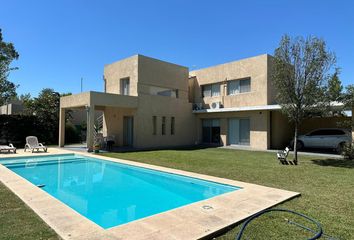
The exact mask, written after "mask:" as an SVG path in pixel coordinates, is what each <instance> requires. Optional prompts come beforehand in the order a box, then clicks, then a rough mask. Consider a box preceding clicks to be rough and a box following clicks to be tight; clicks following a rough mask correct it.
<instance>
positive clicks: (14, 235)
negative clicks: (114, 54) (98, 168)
mask: <svg viewBox="0 0 354 240" xmlns="http://www.w3.org/2000/svg"><path fill="white" fill-rule="evenodd" d="M104 155H105V156H109V157H115V158H123V159H130V160H133V161H138V162H144V163H149V164H154V165H160V166H165V167H170V168H176V169H182V170H186V171H191V172H197V173H203V174H208V175H213V176H218V177H223V178H230V179H235V180H239V181H244V182H250V183H256V184H260V185H265V186H269V187H276V188H282V189H286V190H290V191H296V192H300V193H301V194H302V196H301V197H298V198H295V199H293V200H291V201H288V202H286V203H283V204H281V205H280V206H279V207H282V208H288V209H292V210H295V211H299V212H301V213H304V214H307V215H309V216H311V217H313V218H315V219H317V220H319V221H320V222H321V224H322V225H323V228H324V231H325V233H326V234H329V235H331V236H334V237H336V238H337V239H354V200H353V199H354V190H353V186H354V185H353V184H354V162H353V161H345V160H341V159H321V158H316V157H313V156H306V157H305V156H300V165H298V166H284V165H279V164H278V162H277V161H276V159H275V156H274V155H275V154H274V153H266V152H250V151H241V150H230V149H217V148H209V149H194V150H193V149H191V150H160V151H145V152H131V153H106V154H104ZM282 217H283V216H282ZM279 219H281V218H279V217H277V215H276V214H271V215H268V216H265V217H262V218H260V219H258V220H256V221H255V222H254V223H252V225H250V229H251V231H248V232H247V233H248V234H251V235H252V237H254V238H256V239H298V237H299V236H296V235H295V234H293V233H292V230H294V229H291V227H290V226H289V224H285V223H284V220H282V221H279ZM239 227H240V226H236V227H235V228H233V229H231V230H230V231H228V232H227V233H225V234H224V235H221V236H219V237H218V239H234V238H235V235H236V234H237V232H238V230H239ZM296 232H297V233H298V232H299V231H297V230H296ZM0 233H1V234H0V239H58V236H57V235H56V234H55V233H54V231H53V230H51V229H50V228H49V227H48V226H47V225H46V224H45V223H44V222H43V221H42V220H41V219H40V218H39V217H38V216H37V215H36V214H35V213H34V212H33V211H32V210H31V209H29V208H28V207H27V206H26V205H25V204H24V203H23V202H22V201H21V200H20V199H19V198H17V196H15V195H14V194H13V193H12V192H11V191H10V190H8V189H7V188H6V187H5V186H4V185H3V184H1V183H0ZM280 233H285V235H282V237H281V236H278V235H279V234H280ZM264 234H268V237H265V235H264ZM284 236H285V237H284ZM257 237H258V238H257ZM250 239H253V238H250Z"/></svg>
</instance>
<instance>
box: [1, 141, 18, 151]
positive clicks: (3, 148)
mask: <svg viewBox="0 0 354 240" xmlns="http://www.w3.org/2000/svg"><path fill="white" fill-rule="evenodd" d="M2 151H7V152H8V153H10V152H11V151H12V152H13V153H16V148H15V147H14V145H12V143H10V144H9V146H7V145H0V152H2Z"/></svg>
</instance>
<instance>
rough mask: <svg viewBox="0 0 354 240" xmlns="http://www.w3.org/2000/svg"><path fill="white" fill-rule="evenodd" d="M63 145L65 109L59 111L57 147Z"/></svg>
mask: <svg viewBox="0 0 354 240" xmlns="http://www.w3.org/2000/svg"><path fill="white" fill-rule="evenodd" d="M64 143H65V108H60V111H59V147H64Z"/></svg>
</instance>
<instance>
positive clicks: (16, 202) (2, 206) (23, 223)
mask: <svg viewBox="0 0 354 240" xmlns="http://www.w3.org/2000/svg"><path fill="white" fill-rule="evenodd" d="M0 239H7V240H10V239H16V240H17V239H53V240H54V239H60V238H59V237H58V236H57V234H56V233H55V232H54V231H53V230H52V229H51V228H50V227H49V226H48V225H47V224H45V223H44V222H43V220H41V219H40V218H39V217H38V216H37V215H36V214H35V213H34V212H33V211H32V210H31V209H30V208H28V207H27V205H25V203H24V202H22V201H21V199H19V198H18V197H17V196H16V195H15V194H14V193H12V192H11V191H10V190H9V189H8V188H7V187H5V186H4V185H3V184H2V183H1V182H0Z"/></svg>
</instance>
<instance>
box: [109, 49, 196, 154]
mask: <svg viewBox="0 0 354 240" xmlns="http://www.w3.org/2000/svg"><path fill="white" fill-rule="evenodd" d="M104 76H105V79H106V91H107V92H111V93H117V94H119V90H120V86H119V84H120V81H119V80H120V79H121V78H126V77H129V78H130V95H134V96H138V97H137V101H138V102H137V107H136V109H124V108H107V107H106V108H105V110H104V115H105V117H104V135H116V136H118V139H119V140H118V141H117V145H119V146H121V145H122V142H123V117H124V116H133V117H134V147H137V148H148V147H168V146H179V145H190V144H194V143H195V141H196V133H195V132H196V129H195V116H194V115H193V114H192V104H191V103H189V101H188V68H186V67H183V66H180V65H176V64H173V63H168V62H164V61H161V60H158V59H154V58H150V57H146V56H142V55H136V56H133V57H131V58H127V59H124V60H122V61H119V62H116V63H113V64H110V65H107V66H105V71H104ZM151 87H161V88H169V89H173V90H178V95H179V96H178V98H177V99H176V98H171V97H165V96H156V95H151V94H150V88H151ZM153 116H156V117H157V134H156V135H153V130H152V129H153V124H152V117H153ZM163 116H164V117H166V135H162V134H161V121H162V120H161V119H162V117H163ZM171 117H175V135H171V131H170V128H171Z"/></svg>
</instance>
